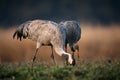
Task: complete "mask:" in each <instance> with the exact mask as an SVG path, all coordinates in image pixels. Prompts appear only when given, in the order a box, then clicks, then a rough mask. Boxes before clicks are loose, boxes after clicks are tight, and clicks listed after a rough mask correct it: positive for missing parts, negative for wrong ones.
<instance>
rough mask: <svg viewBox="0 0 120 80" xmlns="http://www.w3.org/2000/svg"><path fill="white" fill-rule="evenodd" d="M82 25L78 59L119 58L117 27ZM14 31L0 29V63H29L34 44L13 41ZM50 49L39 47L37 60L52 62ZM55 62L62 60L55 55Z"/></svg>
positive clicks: (119, 46) (118, 29)
mask: <svg viewBox="0 0 120 80" xmlns="http://www.w3.org/2000/svg"><path fill="white" fill-rule="evenodd" d="M91 26H93V25H84V24H82V25H81V27H82V38H81V40H80V41H79V46H80V57H81V59H84V60H86V59H87V60H88V59H91V60H92V59H93V60H96V59H97V60H104V59H113V60H116V59H119V58H120V28H119V27H118V26H119V25H111V27H109V28H108V27H101V26H100V25H97V27H91ZM14 31H15V29H14V28H11V29H7V30H4V29H0V62H1V63H2V62H22V61H30V59H31V57H32V54H33V53H34V51H35V45H36V43H35V42H33V41H31V40H28V39H27V40H23V41H21V42H20V41H18V40H13V38H12V35H13V33H14ZM50 49H51V48H50V47H41V48H40V50H39V54H38V55H37V59H39V60H40V61H49V62H52V60H51V58H50V54H51V50H50ZM55 58H56V60H57V62H59V61H60V60H61V59H62V58H61V57H59V56H58V55H55Z"/></svg>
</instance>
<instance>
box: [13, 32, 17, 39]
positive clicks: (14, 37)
mask: <svg viewBox="0 0 120 80" xmlns="http://www.w3.org/2000/svg"><path fill="white" fill-rule="evenodd" d="M16 34H17V31H15V33H14V34H13V39H14V38H15V36H16Z"/></svg>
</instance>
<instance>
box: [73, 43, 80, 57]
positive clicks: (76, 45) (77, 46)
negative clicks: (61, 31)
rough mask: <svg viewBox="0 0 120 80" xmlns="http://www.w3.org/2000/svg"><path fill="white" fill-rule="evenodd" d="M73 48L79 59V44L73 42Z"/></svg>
mask: <svg viewBox="0 0 120 80" xmlns="http://www.w3.org/2000/svg"><path fill="white" fill-rule="evenodd" d="M74 49H75V50H77V55H78V59H79V57H80V53H79V51H80V47H79V45H78V44H75V45H74Z"/></svg>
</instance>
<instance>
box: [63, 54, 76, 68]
mask: <svg viewBox="0 0 120 80" xmlns="http://www.w3.org/2000/svg"><path fill="white" fill-rule="evenodd" d="M62 56H64V57H65V58H66V60H67V62H66V64H70V65H73V66H75V64H76V61H75V58H74V57H73V56H71V55H70V54H63V55H62Z"/></svg>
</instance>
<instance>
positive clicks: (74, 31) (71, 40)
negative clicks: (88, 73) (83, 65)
mask: <svg viewBox="0 0 120 80" xmlns="http://www.w3.org/2000/svg"><path fill="white" fill-rule="evenodd" d="M59 25H60V27H63V28H64V29H65V32H66V40H65V51H66V52H67V44H69V46H70V48H71V51H72V57H73V59H74V61H75V58H74V52H75V50H77V51H78V58H79V45H78V41H79V40H80V38H81V27H80V25H79V22H77V21H61V22H60V23H59ZM51 57H52V58H53V60H54V55H53V53H52V54H51Z"/></svg>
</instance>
